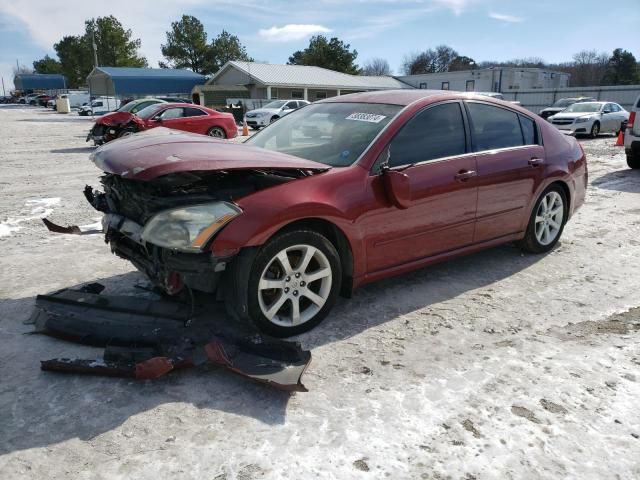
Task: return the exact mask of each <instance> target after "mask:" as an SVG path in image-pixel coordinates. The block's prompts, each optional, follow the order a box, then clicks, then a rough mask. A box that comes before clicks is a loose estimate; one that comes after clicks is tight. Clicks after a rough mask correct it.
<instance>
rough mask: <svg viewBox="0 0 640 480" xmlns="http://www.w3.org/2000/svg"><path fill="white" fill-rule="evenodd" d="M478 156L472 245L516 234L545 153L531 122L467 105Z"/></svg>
mask: <svg viewBox="0 0 640 480" xmlns="http://www.w3.org/2000/svg"><path fill="white" fill-rule="evenodd" d="M466 106H467V109H468V112H469V122H470V125H471V140H472V144H473V149H474V151H475V152H476V155H477V157H476V158H477V166H478V177H477V185H478V212H477V220H476V230H475V235H474V239H473V240H474V243H479V242H484V241H488V240H492V239H496V238H500V237H503V236H506V235H510V234H514V233H518V232H520V231H522V230H523V228H524V226H526V222H527V220H528V218H529V215H530V212H529V210H528V209H529V205H530V203H531V197H532V195H533V193H534V192H535V191H536V189H537V188H538V185H539V184H540V182H541V181H542V178H543V173H544V161H545V153H544V148H543V147H542V146H541V145H539V135H538V131H537V127H536V124H535V122H534V121H533V120H532V119H531V118H529V117H527V116H525V115H522V114H520V113H516V112H514V111H512V110H509V109H507V108H501V107H498V106H496V105H489V104H487V103H482V102H475V101H473V102H472V101H469V102H466Z"/></svg>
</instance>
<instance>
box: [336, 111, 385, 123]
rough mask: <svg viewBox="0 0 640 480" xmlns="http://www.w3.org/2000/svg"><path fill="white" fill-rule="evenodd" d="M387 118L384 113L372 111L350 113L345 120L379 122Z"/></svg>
mask: <svg viewBox="0 0 640 480" xmlns="http://www.w3.org/2000/svg"><path fill="white" fill-rule="evenodd" d="M385 118H387V116H386V115H376V114H374V113H352V114H351V115H349V116H348V117H346V119H345V120H357V121H359V122H369V123H380V122H381V121H382V120H384V119H385Z"/></svg>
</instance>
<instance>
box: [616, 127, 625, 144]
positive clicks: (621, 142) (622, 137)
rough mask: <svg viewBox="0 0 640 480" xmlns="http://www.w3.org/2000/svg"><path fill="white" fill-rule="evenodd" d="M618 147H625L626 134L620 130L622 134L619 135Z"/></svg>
mask: <svg viewBox="0 0 640 480" xmlns="http://www.w3.org/2000/svg"><path fill="white" fill-rule="evenodd" d="M615 146H616V147H624V132H623V131H622V129H620V133H619V134H618V139H617V140H616V144H615Z"/></svg>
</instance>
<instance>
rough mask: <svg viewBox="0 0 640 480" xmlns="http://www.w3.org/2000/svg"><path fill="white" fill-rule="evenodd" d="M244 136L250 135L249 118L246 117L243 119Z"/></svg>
mask: <svg viewBox="0 0 640 480" xmlns="http://www.w3.org/2000/svg"><path fill="white" fill-rule="evenodd" d="M242 136H243V137H248V136H249V127H248V126H247V118H246V117H245V118H244V119H243V120H242Z"/></svg>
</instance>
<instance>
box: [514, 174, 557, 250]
mask: <svg viewBox="0 0 640 480" xmlns="http://www.w3.org/2000/svg"><path fill="white" fill-rule="evenodd" d="M568 213H569V209H568V202H567V195H566V194H565V192H564V189H563V188H562V187H561V186H560V185H557V184H553V185H550V186H549V187H548V188H547V189H546V190H545V191H544V192H542V194H541V195H540V197H539V198H538V201H537V202H536V204H535V206H534V207H533V211H532V212H531V217H530V218H529V224H528V226H527V231H526V233H525V236H524V238H523V239H522V240H521V241H519V242H518V246H519V247H520V248H521V249H523V250H525V251H526V252H530V253H545V252H548V251H549V250H551V249H552V248H553V247H554V246H555V245H556V243H558V240H560V236H561V235H562V231H563V230H564V225H565V223H566V222H567V215H568Z"/></svg>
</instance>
